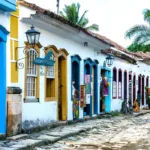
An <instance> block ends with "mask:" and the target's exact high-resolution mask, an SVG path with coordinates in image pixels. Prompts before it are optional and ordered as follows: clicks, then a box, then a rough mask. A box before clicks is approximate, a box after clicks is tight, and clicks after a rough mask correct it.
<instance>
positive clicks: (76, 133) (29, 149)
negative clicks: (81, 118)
mask: <svg viewBox="0 0 150 150" xmlns="http://www.w3.org/2000/svg"><path fill="white" fill-rule="evenodd" d="M96 127H97V125H95V126H92V127H86V128H85V129H79V130H77V131H73V132H70V133H68V134H66V135H64V136H61V137H60V138H59V139H56V140H53V141H50V140H41V141H40V142H37V143H36V144H33V145H29V146H26V147H23V148H18V149H16V150H33V149H34V148H35V147H39V146H42V145H48V144H53V143H56V142H57V141H59V140H61V139H64V138H67V137H70V136H74V135H78V134H79V133H81V132H86V131H87V130H91V129H93V128H96ZM31 139H32V138H31Z"/></svg>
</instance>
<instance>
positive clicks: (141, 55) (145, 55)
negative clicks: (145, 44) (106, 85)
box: [19, 0, 150, 59]
mask: <svg viewBox="0 0 150 150" xmlns="http://www.w3.org/2000/svg"><path fill="white" fill-rule="evenodd" d="M19 4H20V5H23V6H25V7H27V8H30V9H33V10H35V11H36V12H37V13H42V14H44V15H48V16H49V17H51V18H54V19H57V20H58V21H61V22H63V23H64V24H68V25H70V26H72V27H74V28H78V29H80V30H82V31H83V32H84V33H86V34H87V35H89V36H92V37H93V38H96V39H98V40H100V41H103V42H104V43H107V44H109V45H110V46H113V47H115V48H116V49H118V50H121V51H123V52H125V53H127V54H129V55H131V56H132V57H138V58H143V59H150V53H143V52H137V53H133V52H130V51H128V50H127V49H126V48H124V47H123V46H121V45H119V44H118V43H116V42H114V41H112V40H111V39H109V38H107V37H105V36H102V35H99V34H96V33H93V32H90V31H87V30H86V29H84V28H82V27H80V26H79V25H76V24H74V23H72V22H70V21H68V20H66V19H65V18H63V17H62V16H60V15H58V14H55V13H53V12H51V11H49V10H46V9H44V8H41V7H39V6H37V5H36V4H33V3H29V2H26V1H25V0H20V1H19Z"/></svg>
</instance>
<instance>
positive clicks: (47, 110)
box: [19, 7, 149, 122]
mask: <svg viewBox="0 0 150 150" xmlns="http://www.w3.org/2000/svg"><path fill="white" fill-rule="evenodd" d="M21 10H22V11H20V16H21V17H23V16H24V14H25V16H29V14H28V13H29V12H28V10H29V9H26V8H24V7H23V9H22V7H21ZM31 12H32V11H30V13H31ZM33 13H35V12H34V11H33ZM21 17H20V18H21ZM30 27H31V25H30V24H27V23H24V22H21V21H20V23H19V46H24V41H26V36H25V34H24V33H25V31H27V30H28V29H29V28H30ZM35 27H36V25H35ZM36 29H37V30H38V31H40V32H41V36H40V43H41V44H42V46H43V47H46V46H48V45H55V46H56V47H57V48H58V49H60V48H64V49H66V50H67V51H68V53H69V56H68V58H67V60H68V64H67V79H68V81H67V83H68V85H67V91H68V95H67V98H68V99H67V104H68V114H67V117H68V118H67V119H68V120H72V119H73V116H72V101H71V56H72V55H75V54H78V55H79V56H80V57H81V59H82V60H81V62H80V83H81V85H82V84H84V79H83V78H84V59H86V58H91V59H92V60H94V59H97V60H98V61H99V64H98V110H99V109H100V108H99V107H100V104H99V103H100V92H99V91H100V77H101V76H100V66H103V62H104V60H105V58H106V55H103V54H101V55H96V52H95V49H94V48H93V47H84V45H83V43H82V42H80V43H79V42H75V41H73V40H72V39H71V38H64V37H63V36H61V35H59V33H58V34H54V33H51V32H48V31H46V30H44V29H42V27H41V28H38V27H36ZM58 32H59V31H58ZM99 49H101V47H99ZM43 56H44V55H43V48H41V57H43ZM22 57H24V54H23V53H22V50H19V58H22ZM22 61H23V62H24V60H22ZM138 65H139V67H137V65H131V64H129V63H128V62H127V61H125V60H122V59H119V58H115V61H114V64H113V65H112V67H111V68H113V67H116V68H117V71H118V70H119V69H122V76H123V72H124V70H127V78H128V73H129V71H130V70H132V78H133V73H134V72H136V80H137V79H138V75H139V74H142V75H145V76H148V75H149V70H147V68H149V66H148V65H146V64H144V63H141V62H138ZM117 75H118V73H117ZM122 81H123V77H122ZM145 83H146V81H145ZM24 84H25V83H24V69H20V70H19V86H20V87H21V88H22V89H23V93H24ZM122 86H123V82H122ZM44 87H45V86H44V77H43V76H41V77H40V102H39V103H24V102H23V100H22V102H23V107H22V119H23V121H25V120H28V121H31V120H32V121H36V120H38V119H39V120H41V121H43V122H51V121H56V120H57V102H56V101H51V102H45V100H44V91H45V89H44ZM136 90H138V88H136ZM110 92H111V93H112V89H111V91H110ZM117 95H118V93H117ZM127 98H128V96H127ZM122 99H123V88H122ZM121 104H122V100H121V99H118V98H117V99H111V110H120V108H121ZM145 105H146V104H145ZM79 112H80V115H79V116H80V118H83V109H82V108H80V110H79Z"/></svg>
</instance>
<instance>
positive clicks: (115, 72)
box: [112, 68, 117, 98]
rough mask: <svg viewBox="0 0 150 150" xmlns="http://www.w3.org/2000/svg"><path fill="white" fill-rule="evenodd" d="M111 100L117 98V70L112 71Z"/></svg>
mask: <svg viewBox="0 0 150 150" xmlns="http://www.w3.org/2000/svg"><path fill="white" fill-rule="evenodd" d="M112 92H113V93H112V95H113V98H117V69H116V68H114V69H113V88H112Z"/></svg>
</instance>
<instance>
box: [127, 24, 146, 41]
mask: <svg viewBox="0 0 150 150" xmlns="http://www.w3.org/2000/svg"><path fill="white" fill-rule="evenodd" d="M147 30H149V27H148V26H146V25H135V26H133V27H132V28H131V29H129V30H128V31H127V32H126V33H125V37H126V38H129V39H131V38H134V37H135V36H137V35H140V33H142V32H146V31H147Z"/></svg>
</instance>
